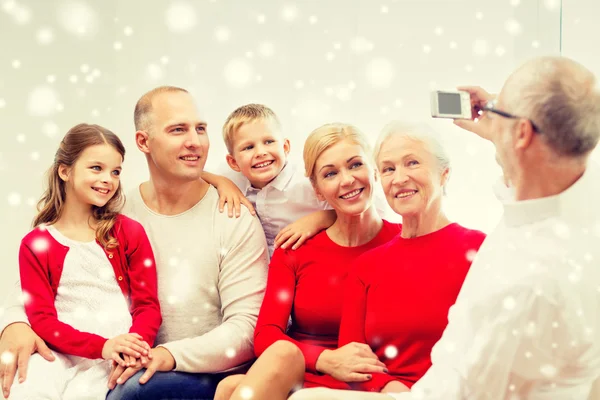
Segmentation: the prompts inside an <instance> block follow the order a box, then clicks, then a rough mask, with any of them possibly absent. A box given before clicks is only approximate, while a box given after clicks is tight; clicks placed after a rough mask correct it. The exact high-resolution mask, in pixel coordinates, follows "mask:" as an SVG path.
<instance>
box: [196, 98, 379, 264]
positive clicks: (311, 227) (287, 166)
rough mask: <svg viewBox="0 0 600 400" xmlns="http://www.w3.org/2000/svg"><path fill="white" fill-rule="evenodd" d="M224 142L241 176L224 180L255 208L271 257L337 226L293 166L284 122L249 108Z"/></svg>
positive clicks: (236, 117) (234, 118) (228, 127)
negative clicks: (284, 134) (279, 251)
mask: <svg viewBox="0 0 600 400" xmlns="http://www.w3.org/2000/svg"><path fill="white" fill-rule="evenodd" d="M223 140H224V141H225V146H226V147H227V151H228V154H227V156H226V160H227V164H228V165H229V167H230V168H231V170H233V171H235V172H237V174H236V173H234V174H232V173H227V172H225V173H224V176H225V177H227V178H229V179H231V180H232V181H233V182H234V183H235V184H236V186H237V187H238V188H239V189H240V191H241V192H242V194H243V195H244V196H246V198H247V199H248V200H249V201H250V202H251V203H252V205H253V207H254V209H255V210H256V212H257V214H258V216H259V218H260V221H261V224H262V226H263V229H264V231H265V235H266V238H267V244H268V246H269V253H270V255H272V254H273V251H274V250H275V249H276V248H277V247H279V246H278V245H280V246H281V247H283V248H287V247H288V246H290V245H292V244H293V247H292V248H293V249H296V248H298V247H299V246H300V245H301V244H302V243H303V242H304V241H305V240H307V239H309V238H311V237H312V236H314V235H315V234H317V233H318V232H319V231H321V230H322V229H326V228H328V227H329V226H331V224H333V222H335V212H334V211H333V210H331V209H330V207H329V205H328V204H327V203H326V202H322V201H319V200H318V199H317V196H316V194H315V191H314V189H313V187H312V185H311V183H310V180H309V179H308V178H307V177H305V176H304V171H303V169H302V168H299V167H297V166H296V165H294V164H293V162H291V161H290V160H288V154H289V152H290V141H289V140H288V139H285V138H284V137H283V135H282V132H281V123H280V122H279V118H277V115H276V114H275V113H274V112H273V110H271V109H270V108H269V107H267V106H264V105H261V104H247V105H244V106H241V107H239V108H237V109H236V110H234V111H233V112H232V113H231V114H230V115H229V117H227V120H226V121H225V124H224V126H223ZM203 177H204V178H205V179H206V177H205V176H203ZM209 183H211V182H210V180H209ZM377 198H378V196H376V199H377ZM379 199H381V197H379ZM383 202H384V203H385V200H383ZM379 203H381V202H380V201H378V200H375V204H376V207H377V210H378V211H379V212H380V215H381V216H382V217H383V215H384V214H383V213H382V211H381V210H384V208H385V206H382V205H381V204H379Z"/></svg>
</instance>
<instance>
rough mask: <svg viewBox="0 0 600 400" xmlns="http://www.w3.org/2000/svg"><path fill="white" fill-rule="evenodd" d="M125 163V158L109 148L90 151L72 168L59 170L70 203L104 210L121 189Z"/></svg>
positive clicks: (87, 149)
mask: <svg viewBox="0 0 600 400" xmlns="http://www.w3.org/2000/svg"><path fill="white" fill-rule="evenodd" d="M122 163H123V157H122V156H121V154H119V152H118V151H117V150H115V148H114V147H112V146H110V145H108V144H98V145H94V146H90V147H88V148H86V149H85V150H84V151H83V152H82V153H81V155H80V156H79V158H78V159H77V161H76V162H75V163H74V164H73V166H72V167H67V166H65V165H61V166H60V167H59V176H60V178H61V179H62V180H63V181H65V182H66V195H67V199H77V201H78V202H81V203H84V204H87V205H90V206H96V207H104V205H106V203H108V201H109V200H110V199H111V198H112V197H113V196H114V195H115V193H116V192H117V189H118V188H119V184H120V175H121V164H122Z"/></svg>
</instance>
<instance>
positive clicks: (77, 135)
mask: <svg viewBox="0 0 600 400" xmlns="http://www.w3.org/2000/svg"><path fill="white" fill-rule="evenodd" d="M99 144H108V145H110V146H112V147H113V148H114V149H115V150H116V151H117V152H118V153H119V154H120V155H121V157H122V158H123V159H125V147H124V146H123V143H122V142H121V140H120V139H119V137H118V136H117V135H115V134H114V133H112V132H111V131H109V130H108V129H106V128H103V127H101V126H99V125H88V124H79V125H76V126H74V127H73V128H71V129H70V130H69V131H68V132H67V134H66V135H65V137H64V138H63V140H62V141H61V142H60V146H59V147H58V150H57V151H56V155H55V156H54V163H53V164H52V166H51V167H50V169H49V170H48V172H47V175H48V187H47V189H46V191H45V192H44V194H43V196H42V198H41V199H40V201H39V202H38V205H37V208H38V214H37V216H36V217H35V218H34V220H33V226H34V227H36V226H39V225H41V224H48V225H51V224H53V223H55V222H56V221H58V219H59V218H60V216H61V214H62V212H63V210H64V206H65V200H66V189H65V185H66V183H65V181H63V180H62V179H61V177H60V175H59V168H60V166H61V165H64V166H66V167H69V168H70V167H72V166H73V165H74V164H75V162H77V160H78V159H79V157H80V156H81V154H82V153H83V151H84V150H85V149H87V148H88V147H90V146H95V145H99ZM124 201H125V197H124V196H123V192H122V190H121V185H119V187H118V188H117V190H116V192H115V194H114V195H113V197H112V198H111V199H110V200H109V201H108V202H107V203H106V204H105V205H104V206H102V207H96V206H92V209H93V216H94V219H95V220H96V221H97V222H98V225H97V228H96V238H97V240H98V241H99V242H100V244H101V245H102V246H103V247H105V248H107V249H110V248H114V247H117V245H118V242H117V240H116V239H115V238H114V237H113V236H112V235H111V232H110V231H111V229H112V228H113V226H114V224H115V221H116V219H117V215H118V214H119V212H120V211H121V209H122V207H123V203H124Z"/></svg>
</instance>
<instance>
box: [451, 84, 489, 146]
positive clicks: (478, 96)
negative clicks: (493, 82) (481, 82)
mask: <svg viewBox="0 0 600 400" xmlns="http://www.w3.org/2000/svg"><path fill="white" fill-rule="evenodd" d="M457 89H458V90H463V91H465V92H469V94H470V95H471V120H466V119H455V120H454V124H455V125H456V126H459V127H461V128H463V129H466V130H468V131H471V132H474V133H476V134H477V135H479V136H480V137H482V138H484V139H487V140H491V121H490V120H489V118H486V117H485V116H484V115H482V112H483V108H484V107H485V104H486V103H487V102H488V101H490V100H493V99H494V98H495V97H496V96H495V95H492V94H490V93H488V92H486V91H485V90H484V89H482V88H480V87H479V86H459V87H458V88H457Z"/></svg>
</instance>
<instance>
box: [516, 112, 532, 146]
mask: <svg viewBox="0 0 600 400" xmlns="http://www.w3.org/2000/svg"><path fill="white" fill-rule="evenodd" d="M515 135H516V136H515V149H516V150H525V149H527V148H528V147H529V145H530V144H531V142H532V140H533V136H534V135H535V132H534V131H533V126H532V125H531V122H530V121H529V120H526V119H524V118H522V119H520V120H519V122H517V126H516V133H515Z"/></svg>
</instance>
